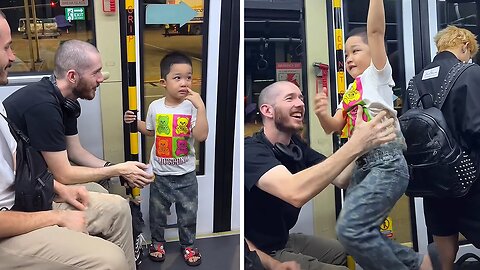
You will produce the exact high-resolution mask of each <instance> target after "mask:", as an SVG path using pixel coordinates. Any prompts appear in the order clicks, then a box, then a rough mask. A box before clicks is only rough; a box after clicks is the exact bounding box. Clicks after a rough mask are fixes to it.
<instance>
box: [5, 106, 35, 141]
mask: <svg viewBox="0 0 480 270" xmlns="http://www.w3.org/2000/svg"><path fill="white" fill-rule="evenodd" d="M0 114H1V115H2V116H3V118H4V119H5V121H7V123H8V126H9V127H10V130H11V132H10V133H12V136H13V137H14V138H15V140H16V141H17V142H18V141H19V140H22V141H24V142H26V143H27V144H30V139H29V138H28V137H27V136H25V134H23V132H22V131H21V130H20V129H19V128H17V126H15V124H14V123H13V122H12V121H11V120H10V119H8V118H7V117H6V116H5V115H4V114H3V113H0Z"/></svg>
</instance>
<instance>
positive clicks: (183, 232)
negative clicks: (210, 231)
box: [149, 171, 198, 248]
mask: <svg viewBox="0 0 480 270" xmlns="http://www.w3.org/2000/svg"><path fill="white" fill-rule="evenodd" d="M172 203H175V209H176V211H177V225H178V236H179V238H180V245H181V246H182V247H183V248H185V247H191V246H193V243H194V241H195V235H196V230H197V210H198V183H197V176H196V174H195V171H193V172H190V173H187V174H184V175H165V176H162V175H155V181H154V182H153V183H152V184H150V209H149V214H150V231H151V232H152V243H153V244H157V243H159V242H162V243H163V242H165V227H166V226H167V214H168V213H170V207H171V206H172Z"/></svg>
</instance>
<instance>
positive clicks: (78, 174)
mask: <svg viewBox="0 0 480 270" xmlns="http://www.w3.org/2000/svg"><path fill="white" fill-rule="evenodd" d="M52 173H53V176H54V177H55V179H56V180H57V181H58V182H60V183H62V184H64V185H71V184H83V183H88V182H97V181H100V180H102V179H106V178H111V177H114V176H119V175H120V174H119V173H118V172H117V170H116V169H115V168H113V166H110V167H101V168H89V167H83V166H70V167H69V168H68V169H66V170H64V171H62V172H61V173H57V174H55V172H52Z"/></svg>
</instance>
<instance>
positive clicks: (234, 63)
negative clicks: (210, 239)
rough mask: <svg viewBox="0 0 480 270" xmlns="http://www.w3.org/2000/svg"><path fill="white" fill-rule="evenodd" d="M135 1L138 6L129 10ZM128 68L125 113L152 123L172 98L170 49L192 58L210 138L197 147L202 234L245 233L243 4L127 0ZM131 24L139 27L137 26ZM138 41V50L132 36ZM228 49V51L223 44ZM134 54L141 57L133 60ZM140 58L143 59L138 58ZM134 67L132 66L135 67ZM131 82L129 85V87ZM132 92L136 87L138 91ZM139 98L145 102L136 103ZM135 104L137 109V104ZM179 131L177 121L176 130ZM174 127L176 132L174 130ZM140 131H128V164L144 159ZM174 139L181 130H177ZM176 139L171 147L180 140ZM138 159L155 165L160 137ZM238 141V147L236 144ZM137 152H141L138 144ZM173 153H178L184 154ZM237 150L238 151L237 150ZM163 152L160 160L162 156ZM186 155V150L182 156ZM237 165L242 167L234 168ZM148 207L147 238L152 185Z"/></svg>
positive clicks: (173, 233)
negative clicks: (168, 92)
mask: <svg viewBox="0 0 480 270" xmlns="http://www.w3.org/2000/svg"><path fill="white" fill-rule="evenodd" d="M129 3H130V4H134V5H135V8H134V9H132V10H130V9H129V6H128V5H129ZM120 9H122V10H126V13H125V17H124V23H125V24H126V29H124V30H125V32H126V41H125V42H126V44H127V46H126V48H125V50H126V54H127V56H126V59H124V62H128V64H127V65H126V67H127V70H126V71H125V70H124V78H128V82H125V81H124V89H125V87H126V86H127V87H128V91H124V96H123V98H124V99H123V100H124V108H125V109H132V107H135V109H137V110H138V111H139V114H138V115H139V116H140V119H142V120H145V116H146V112H147V110H148V106H149V105H150V104H151V103H152V102H153V101H154V100H158V99H160V98H162V97H164V96H165V89H164V88H163V87H162V86H161V84H160V61H161V59H162V58H163V57H164V56H165V55H167V54H168V53H170V52H173V51H178V52H181V53H183V54H185V55H187V56H188V57H189V58H190V59H191V60H192V66H193V74H192V87H191V88H192V90H193V91H195V92H197V93H199V94H200V95H201V96H202V99H203V101H204V103H205V105H206V108H207V110H206V113H207V119H208V124H209V135H208V139H207V140H206V141H205V142H204V143H198V142H196V144H195V146H194V148H195V154H196V172H197V179H198V200H199V204H198V218H197V234H198V235H209V234H211V233H216V232H224V231H239V230H240V218H239V217H240V204H239V198H240V189H239V180H240V178H239V168H238V167H237V166H234V159H235V160H236V161H235V162H237V163H238V162H239V156H238V154H239V153H238V151H239V147H238V143H236V142H237V141H238V139H237V140H235V136H237V137H238V134H236V135H235V134H234V131H235V130H236V131H237V133H238V131H239V127H240V125H239V123H240V122H239V121H240V118H238V117H237V116H236V107H238V106H239V100H240V99H238V98H237V95H238V89H237V88H238V84H237V81H238V78H237V74H238V59H239V54H238V53H239V37H240V34H239V10H240V8H239V1H222V0H210V1H208V0H189V1H176V0H168V1H149V0H138V1H137V0H136V1H126V5H125V7H120ZM132 23H133V24H134V25H132ZM135 28H136V29H137V31H136V32H134V31H135ZM132 38H134V39H135V41H134V42H133V46H135V47H129V46H130V44H131V39H132ZM220 45H222V46H220ZM131 49H136V50H134V51H133V53H134V55H133V56H131V55H129V53H131V51H129V50H131ZM132 59H134V60H135V59H136V61H131V60H132ZM129 67H133V68H132V69H129ZM125 84H128V85H125ZM135 88H136V92H135V91H133V93H132V92H131V90H132V89H134V90H135ZM137 97H138V102H136V101H135V100H137ZM132 101H134V102H133V103H134V105H133V106H132ZM173 126H175V125H174V124H172V127H171V128H173V129H174V127H173ZM173 129H172V130H173ZM129 133H130V134H136V130H133V129H132V127H131V126H130V127H129V126H126V129H125V136H124V137H125V138H126V141H127V145H126V147H125V155H126V159H137V155H136V154H137V153H133V152H131V149H132V147H131V146H132V145H134V144H135V143H136V142H135V139H132V138H134V137H135V135H134V136H133V137H132V135H130V136H129ZM172 134H175V132H172ZM128 138H130V140H128ZM176 140H178V138H174V135H172V138H171V144H169V146H170V147H172V149H175V148H176V147H177V145H175V141H176ZM138 141H139V144H140V147H139V148H138V150H139V151H138V158H139V159H141V160H143V161H145V162H148V161H149V160H150V158H151V153H152V152H151V149H152V145H153V143H154V137H146V138H141V139H140V140H138ZM234 142H235V143H234ZM133 148H135V147H133ZM176 149H177V150H178V151H173V150H172V155H178V153H180V151H181V150H182V149H180V148H176ZM234 152H235V153H234ZM158 153H159V152H153V154H152V155H156V156H155V157H154V158H159V159H162V157H163V156H161V155H158ZM180 154H181V153H180ZM234 167H235V170H234ZM141 197H142V203H141V209H142V213H143V217H144V220H145V224H146V225H147V226H145V230H144V232H145V235H146V237H147V239H148V238H149V235H150V233H149V228H148V227H149V226H148V224H149V211H148V207H149V205H148V198H149V188H148V187H146V188H144V189H142V196H141ZM175 211H176V210H175V206H172V208H171V211H170V213H171V214H170V215H169V216H168V218H167V224H168V228H171V229H167V230H166V232H165V237H166V238H167V239H175V238H177V237H178V234H177V230H176V229H175V227H176V212H175Z"/></svg>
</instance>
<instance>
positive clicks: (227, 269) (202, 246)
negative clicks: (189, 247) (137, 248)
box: [138, 234, 240, 270]
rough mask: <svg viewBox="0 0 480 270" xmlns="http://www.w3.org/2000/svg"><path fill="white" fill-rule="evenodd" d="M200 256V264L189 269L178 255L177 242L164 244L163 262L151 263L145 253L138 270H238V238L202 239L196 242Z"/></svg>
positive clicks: (232, 236) (236, 235) (234, 236)
mask: <svg viewBox="0 0 480 270" xmlns="http://www.w3.org/2000/svg"><path fill="white" fill-rule="evenodd" d="M196 246H197V247H198V249H199V250H200V253H201V254H202V264H200V265H199V266H196V267H189V266H187V265H186V264H185V262H184V261H183V258H182V256H181V254H180V248H179V244H178V241H175V242H168V243H166V244H165V251H166V257H165V261H164V262H160V263H158V262H153V261H152V260H150V259H149V258H148V254H147V252H145V254H144V256H143V259H142V263H141V264H140V266H139V268H138V269H139V270H167V269H168V270H185V269H192V270H194V269H195V270H207V269H208V270H216V269H218V270H240V236H239V235H238V234H235V235H227V236H217V237H211V238H202V239H198V240H197V241H196Z"/></svg>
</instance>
